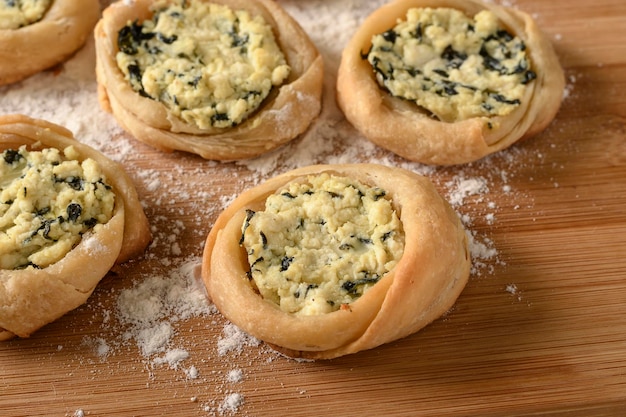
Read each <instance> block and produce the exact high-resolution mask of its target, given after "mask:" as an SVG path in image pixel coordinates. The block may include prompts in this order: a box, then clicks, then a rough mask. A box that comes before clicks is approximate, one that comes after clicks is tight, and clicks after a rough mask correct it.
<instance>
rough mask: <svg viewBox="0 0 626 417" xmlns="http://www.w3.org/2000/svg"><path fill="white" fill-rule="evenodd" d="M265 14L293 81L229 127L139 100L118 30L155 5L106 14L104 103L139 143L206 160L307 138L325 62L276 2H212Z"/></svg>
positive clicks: (137, 4)
mask: <svg viewBox="0 0 626 417" xmlns="http://www.w3.org/2000/svg"><path fill="white" fill-rule="evenodd" d="M211 2H212V3H218V4H224V5H226V6H229V7H231V8H233V9H245V10H248V11H250V12H251V13H252V15H261V16H262V17H263V18H264V19H265V21H266V22H267V23H268V24H269V25H270V26H271V27H272V28H273V30H274V34H275V36H276V39H277V42H278V44H279V45H280V47H281V49H282V51H283V53H284V54H285V58H286V60H287V63H288V65H289V66H291V69H292V71H291V75H290V77H289V79H288V80H287V81H286V82H285V83H284V84H282V85H281V86H280V87H279V88H275V89H274V90H275V91H274V92H273V93H272V94H270V97H268V98H267V99H266V101H265V102H264V103H263V104H262V107H261V109H259V110H258V111H257V112H256V113H254V114H253V115H252V116H251V117H250V118H248V119H247V120H246V121H244V122H243V123H241V124H239V125H237V126H235V127H233V128H228V129H219V128H212V129H209V130H201V129H199V128H197V127H195V126H192V125H190V124H188V123H185V122H183V121H182V120H181V119H179V118H177V117H176V116H174V115H173V114H172V113H171V112H170V111H169V110H168V109H167V108H166V107H165V105H163V104H162V103H160V102H157V101H155V100H152V99H149V98H145V97H142V96H141V95H139V94H138V93H136V92H135V91H134V90H132V88H131V87H130V85H129V83H128V82H127V81H126V80H125V79H124V75H123V74H122V72H121V71H120V70H119V69H118V67H117V63H116V60H115V55H116V53H117V52H118V46H117V37H118V31H119V29H120V28H121V27H123V26H124V25H126V23H127V22H128V21H129V20H130V21H133V20H135V19H139V21H142V20H145V19H147V18H150V17H151V12H150V11H149V6H150V4H151V3H152V1H150V0H135V1H134V2H132V3H130V4H124V2H117V3H115V4H112V5H111V6H110V7H108V8H107V9H106V10H105V11H104V12H103V17H102V19H101V20H100V22H99V23H98V24H97V26H96V29H95V36H96V74H97V79H98V93H99V98H100V103H101V105H102V107H103V108H104V109H105V110H108V111H111V112H112V113H113V115H114V116H115V118H116V119H117V121H118V122H119V123H120V125H121V126H122V127H123V128H124V129H125V130H127V131H128V132H129V133H130V134H131V135H133V136H134V137H135V138H136V139H138V140H140V141H142V142H145V143H147V144H149V145H151V146H153V147H155V148H158V149H161V150H164V151H172V150H182V151H186V152H191V153H195V154H198V155H200V156H202V157H203V158H206V159H215V160H235V159H244V158H250V157H254V156H258V155H260V154H262V153H265V152H268V151H270V150H272V149H274V148H277V147H278V146H281V145H283V144H285V143H287V142H289V141H290V140H292V139H294V138H295V137H297V136H298V135H299V134H301V133H303V132H304V131H305V130H306V129H307V128H308V126H309V125H310V123H311V122H312V121H313V120H314V119H315V118H316V117H317V115H318V114H319V112H320V110H321V94H322V81H323V62H322V57H321V55H320V54H319V52H318V51H317V49H316V47H315V46H314V45H313V43H312V42H311V41H310V39H309V38H308V35H307V34H306V33H305V32H304V31H303V30H302V28H301V27H300V26H299V25H298V23H297V22H296V21H295V20H294V19H292V18H291V16H289V15H288V14H287V13H286V12H285V11H284V10H283V9H282V8H281V7H280V6H279V5H278V4H277V3H275V2H274V1H271V0H252V1H244V0H211Z"/></svg>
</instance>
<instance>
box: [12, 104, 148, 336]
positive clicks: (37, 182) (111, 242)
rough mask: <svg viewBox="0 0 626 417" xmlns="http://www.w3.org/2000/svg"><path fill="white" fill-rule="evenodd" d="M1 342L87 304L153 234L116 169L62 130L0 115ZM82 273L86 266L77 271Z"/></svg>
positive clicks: (132, 190) (124, 177) (133, 193)
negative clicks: (100, 284) (115, 268)
mask: <svg viewBox="0 0 626 417" xmlns="http://www.w3.org/2000/svg"><path fill="white" fill-rule="evenodd" d="M0 156H1V159H0V173H1V174H2V175H1V177H0V199H1V201H0V340H5V339H9V338H12V337H13V336H16V335H17V336H20V337H28V336H29V335H30V334H32V333H33V332H34V331H36V330H37V329H39V328H40V327H42V326H44V325H46V324H48V323H50V322H52V321H54V320H56V319H57V318H59V317H61V316H62V315H64V314H65V313H67V312H68V311H70V310H73V309H75V308H77V307H78V306H80V305H81V304H83V303H85V301H86V300H87V298H88V297H89V296H90V295H91V293H92V292H93V290H94V289H95V287H96V285H97V284H98V282H99V281H100V280H101V279H102V278H103V277H104V276H105V275H106V274H107V273H108V272H109V270H110V269H111V268H112V267H113V265H115V264H117V263H122V262H125V261H127V260H130V259H132V258H134V257H136V256H139V255H141V253H143V251H144V249H145V248H146V246H147V245H148V243H149V241H150V239H151V234H150V228H149V224H148V220H147V218H146V216H145V214H144V212H143V208H142V206H141V203H140V201H139V198H138V196H137V192H136V190H135V187H134V185H133V183H132V181H131V179H130V177H128V175H127V174H126V173H125V172H124V170H123V169H122V167H121V166H120V165H119V164H117V163H115V162H113V161H111V160H110V159H108V158H107V157H105V156H104V155H103V154H101V153H100V152H98V151H96V150H95V149H93V148H91V147H89V146H87V145H84V144H82V143H80V142H78V141H76V140H75V139H74V137H73V136H72V134H71V132H69V131H68V130H66V129H65V128H63V127H61V126H58V125H55V124H53V123H49V122H46V121H43V120H36V119H31V118H29V117H26V116H22V115H8V116H0ZM86 265H88V266H89V267H88V268H85V266H86Z"/></svg>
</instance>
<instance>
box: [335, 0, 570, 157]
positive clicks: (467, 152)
mask: <svg viewBox="0 0 626 417" xmlns="http://www.w3.org/2000/svg"><path fill="white" fill-rule="evenodd" d="M414 7H417V8H419V7H432V8H439V7H448V8H453V9H457V10H461V11H463V12H465V13H466V14H467V15H469V16H473V15H475V14H476V13H477V12H479V11H481V10H485V9H488V10H491V11H492V12H493V13H495V15H496V16H497V17H498V19H499V20H500V22H501V23H502V24H503V25H504V27H505V28H506V29H507V30H508V31H510V33H511V34H513V35H515V36H518V37H519V38H520V39H522V40H523V41H524V43H525V44H526V46H527V49H526V51H527V54H528V55H529V58H530V61H531V65H532V69H533V71H534V72H535V73H536V74H537V78H536V79H535V80H534V81H532V82H531V83H529V84H528V88H527V91H526V96H525V98H524V100H523V102H522V104H521V105H520V106H518V108H517V109H516V110H514V111H513V112H512V113H509V114H508V115H506V116H498V117H490V118H487V117H475V118H470V119H466V120H463V121H456V122H452V123H445V122H441V121H439V120H437V119H435V118H433V116H432V115H431V114H429V113H428V112H425V111H423V110H422V109H420V108H419V107H418V106H417V105H416V104H413V103H410V102H408V101H406V100H402V99H399V98H395V97H393V96H392V95H391V94H389V93H387V92H386V91H384V90H383V89H382V88H380V87H379V85H378V83H377V82H376V79H375V77H374V71H373V70H372V67H371V65H370V64H369V62H368V61H367V60H366V59H363V58H362V56H361V54H363V53H367V52H368V50H369V48H370V46H371V38H372V36H373V35H375V34H379V33H383V32H385V31H386V30H387V29H390V28H392V27H394V26H395V25H396V22H397V20H398V19H405V17H406V12H407V10H408V9H410V8H414ZM564 87H565V78H564V74H563V70H562V68H561V66H560V64H559V61H558V58H557V56H556V54H555V52H554V49H553V47H552V45H551V43H550V41H549V40H548V38H547V37H546V36H545V35H544V34H543V33H542V32H541V31H540V29H539V27H538V26H537V25H536V23H535V22H534V21H533V19H532V18H531V17H530V16H529V15H528V14H526V13H523V12H521V11H519V10H514V9H511V8H505V7H502V6H498V5H495V4H493V3H482V2H480V1H477V0H395V1H393V2H391V3H389V4H387V5H385V6H383V7H381V8H380V9H378V10H376V11H375V12H374V13H373V14H371V15H370V16H369V17H368V18H367V19H366V20H365V21H364V22H363V24H362V25H361V27H360V28H359V29H358V30H357V32H356V33H355V34H354V36H353V38H352V39H351V40H350V42H349V43H348V45H347V46H346V48H345V50H344V52H343V55H342V61H341V65H340V68H339V73H338V80H337V101H338V104H339V106H340V108H341V109H342V110H343V112H344V114H345V115H346V118H347V119H348V121H350V122H351V123H352V124H353V125H354V126H355V127H356V128H357V129H358V130H359V131H361V133H362V134H363V135H364V136H365V137H366V138H368V139H369V140H371V141H372V142H374V143H376V144H377V145H379V146H381V147H383V148H385V149H388V150H390V151H392V152H394V153H396V154H398V155H400V156H402V157H404V158H407V159H409V160H412V161H417V162H421V163H426V164H437V165H452V164H462V163H467V162H471V161H475V160H478V159H480V158H482V157H484V156H486V155H489V154H491V153H494V152H497V151H499V150H502V149H505V148H507V147H509V146H511V145H512V144H513V143H515V142H516V141H518V140H521V139H524V138H528V137H531V136H533V135H536V134H537V133H539V132H540V131H542V130H543V129H545V128H546V127H547V126H548V124H549V123H550V122H551V121H552V120H553V118H554V117H555V115H556V113H557V111H558V109H559V107H560V104H561V101H562V97H563V90H564ZM490 125H491V127H492V128H490V127H489V126H490Z"/></svg>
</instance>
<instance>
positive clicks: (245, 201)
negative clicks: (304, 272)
mask: <svg viewBox="0 0 626 417" xmlns="http://www.w3.org/2000/svg"><path fill="white" fill-rule="evenodd" d="M324 172H326V173H330V174H334V175H337V176H342V177H347V178H351V179H355V180H357V181H359V182H361V183H362V184H366V185H369V186H375V187H380V188H382V189H383V190H385V191H386V196H387V197H388V198H389V199H390V201H391V202H392V205H393V207H394V209H395V211H396V213H398V215H399V218H400V221H401V224H402V228H403V231H404V235H405V247H404V252H403V255H402V257H401V259H400V260H399V262H398V264H397V265H396V266H395V268H393V269H392V270H391V271H390V272H388V273H387V274H386V275H384V276H383V278H381V280H380V281H378V283H376V284H375V285H374V286H373V287H371V288H370V289H369V290H368V291H367V292H365V294H364V295H362V296H361V297H360V298H358V299H357V300H356V301H354V302H352V303H351V304H349V308H343V309H339V310H337V311H334V312H332V313H326V314H319V315H309V316H304V315H295V314H289V313H285V312H283V311H281V310H280V308H279V307H278V306H277V305H276V304H274V303H272V302H270V301H266V300H264V299H262V298H261V296H260V295H258V293H257V292H255V290H254V289H253V287H252V285H251V283H250V280H249V278H248V276H247V272H248V271H249V269H250V266H249V264H248V260H247V255H246V253H245V250H244V249H243V248H242V247H241V246H240V243H239V242H240V237H241V233H242V225H243V222H244V220H245V218H246V210H254V211H258V210H263V207H264V204H265V200H266V198H267V197H268V196H269V195H270V194H273V193H275V192H277V191H278V190H280V189H282V187H283V186H285V185H286V184H288V183H290V182H292V181H305V180H306V178H307V177H308V176H310V175H316V174H321V173H324ZM470 263H471V259H470V255H469V252H468V242H467V236H466V232H465V230H464V228H463V226H462V225H461V223H460V221H459V218H458V216H457V214H456V213H455V212H454V211H453V209H452V208H451V207H450V205H449V204H448V203H447V202H446V201H445V200H444V199H442V197H441V196H440V195H439V194H438V193H437V191H436V189H435V188H434V186H433V185H432V183H431V182H430V181H429V180H428V179H427V178H425V177H422V176H420V175H417V174H415V173H413V172H410V171H407V170H404V169H400V168H391V167H385V166H381V165H375V164H346V165H316V166H310V167H304V168H300V169H296V170H294V171H291V172H288V173H285V174H282V175H280V176H277V177H275V178H272V179H270V180H268V181H267V182H265V183H263V184H261V185H259V186H257V187H255V188H252V189H250V190H248V191H246V192H244V193H242V194H241V195H240V196H239V197H238V198H237V199H235V200H234V201H233V203H232V204H231V205H230V206H229V207H228V208H227V209H226V210H224V212H223V213H222V214H221V215H220V216H219V217H218V219H217V221H216V223H215V225H214V227H213V228H212V230H211V232H210V233H209V235H208V238H207V241H206V245H205V249H204V254H203V263H202V276H203V279H204V281H205V284H206V287H207V290H208V293H209V296H210V297H211V299H212V301H213V303H214V304H215V305H216V307H217V308H218V309H219V310H220V312H221V313H222V314H223V315H224V316H225V317H226V318H227V319H228V320H230V321H231V322H233V323H234V324H235V325H237V326H238V327H240V328H241V329H242V330H244V331H245V332H247V333H249V334H251V335H252V336H254V337H256V338H258V339H260V340H263V341H265V342H267V343H269V344H270V345H272V346H273V347H274V348H275V349H277V350H279V351H281V352H283V353H285V354H286V355H288V356H292V357H303V358H310V359H330V358H335V357H338V356H342V355H346V354H351V353H355V352H358V351H361V350H365V349H371V348H374V347H376V346H379V345H381V344H384V343H387V342H390V341H393V340H396V339H399V338H403V337H405V336H408V335H410V334H412V333H414V332H416V331H418V330H419V329H421V328H423V327H424V326H426V325H427V324H429V323H430V322H432V321H433V320H435V319H437V318H438V317H439V316H441V315H442V314H443V313H445V312H446V311H447V310H448V309H449V308H450V307H451V306H452V305H453V304H454V302H455V301H456V299H457V297H458V296H459V294H460V293H461V291H462V289H463V288H464V286H465V284H466V283H467V280H468V278H469V270H470Z"/></svg>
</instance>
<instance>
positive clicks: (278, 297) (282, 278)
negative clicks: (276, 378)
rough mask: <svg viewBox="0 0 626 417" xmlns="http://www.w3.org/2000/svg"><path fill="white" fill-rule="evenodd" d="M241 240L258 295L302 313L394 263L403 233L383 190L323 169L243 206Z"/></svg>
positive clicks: (331, 305)
mask: <svg viewBox="0 0 626 417" xmlns="http://www.w3.org/2000/svg"><path fill="white" fill-rule="evenodd" d="M242 231H243V232H242V238H241V244H242V245H243V247H244V248H245V249H246V251H247V254H248V262H249V265H250V272H249V276H250V279H251V281H252V283H253V285H254V286H255V287H256V288H257V289H258V291H259V293H260V294H261V296H262V297H263V298H264V299H266V300H269V301H272V302H274V303H276V304H277V305H278V306H279V307H280V309H281V310H283V311H285V312H288V313H294V314H301V315H314V314H324V313H329V312H332V311H335V310H338V309H340V308H341V307H342V306H345V305H347V304H349V303H351V302H353V301H355V300H356V299H358V298H359V297H360V296H361V295H363V294H364V293H365V292H366V291H367V290H368V289H370V288H371V287H372V286H374V285H375V284H376V283H377V282H378V281H379V280H380V279H381V278H382V277H383V276H384V275H385V274H386V273H388V272H389V271H390V270H391V269H393V268H394V266H395V265H396V264H397V262H398V260H399V259H400V257H401V256H402V253H403V250H404V232H403V231H402V227H401V223H400V220H399V218H398V215H397V214H396V212H395V211H394V209H393V206H392V204H391V202H390V201H389V200H388V199H387V198H385V191H384V190H382V189H380V188H376V187H369V186H367V185H364V184H361V183H360V182H358V181H354V180H351V179H349V178H344V177H337V176H332V175H329V174H321V175H319V176H311V177H309V178H308V182H303V183H301V182H293V183H290V184H288V185H287V186H286V187H285V188H284V189H283V190H281V191H279V192H277V193H276V194H273V195H271V196H269V197H268V198H267V200H266V204H265V210H264V211H258V212H253V211H248V216H247V218H246V221H245V223H244V225H243V228H242Z"/></svg>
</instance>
